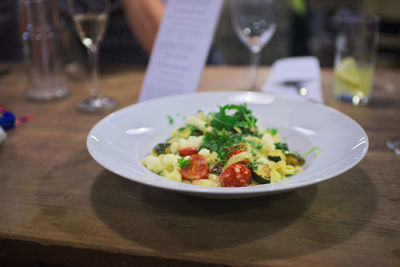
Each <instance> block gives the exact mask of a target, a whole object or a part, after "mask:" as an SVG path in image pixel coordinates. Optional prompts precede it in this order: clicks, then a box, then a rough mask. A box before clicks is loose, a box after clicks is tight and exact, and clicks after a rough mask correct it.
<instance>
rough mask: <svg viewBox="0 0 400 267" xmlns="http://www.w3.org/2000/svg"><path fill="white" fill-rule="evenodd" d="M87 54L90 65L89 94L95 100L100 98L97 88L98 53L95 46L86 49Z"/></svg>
mask: <svg viewBox="0 0 400 267" xmlns="http://www.w3.org/2000/svg"><path fill="white" fill-rule="evenodd" d="M88 54H89V65H90V76H91V78H92V89H91V90H90V94H91V95H92V96H93V97H95V98H101V97H102V95H101V92H100V88H99V53H98V48H97V46H96V45H91V46H89V47H88Z"/></svg>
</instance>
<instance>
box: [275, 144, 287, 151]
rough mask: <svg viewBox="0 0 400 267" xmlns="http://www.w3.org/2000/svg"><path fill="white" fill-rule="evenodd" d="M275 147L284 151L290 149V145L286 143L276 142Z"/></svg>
mask: <svg viewBox="0 0 400 267" xmlns="http://www.w3.org/2000/svg"><path fill="white" fill-rule="evenodd" d="M275 148H276V149H280V150H282V152H283V153H285V152H286V151H288V150H289V148H288V145H287V144H286V143H276V144H275Z"/></svg>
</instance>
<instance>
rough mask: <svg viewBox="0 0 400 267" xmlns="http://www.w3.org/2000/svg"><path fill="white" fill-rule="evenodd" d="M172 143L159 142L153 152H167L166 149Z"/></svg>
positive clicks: (158, 153)
mask: <svg viewBox="0 0 400 267" xmlns="http://www.w3.org/2000/svg"><path fill="white" fill-rule="evenodd" d="M170 145H171V143H159V144H157V145H156V146H155V147H154V148H153V152H154V153H156V154H157V155H160V154H165V150H166V149H167V147H169V146H170Z"/></svg>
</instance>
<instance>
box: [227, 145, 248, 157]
mask: <svg viewBox="0 0 400 267" xmlns="http://www.w3.org/2000/svg"><path fill="white" fill-rule="evenodd" d="M245 151H246V150H244V149H243V148H240V149H236V150H234V151H232V152H231V153H230V154H229V155H228V159H230V158H232V157H233V156H235V155H237V154H240V153H242V152H245Z"/></svg>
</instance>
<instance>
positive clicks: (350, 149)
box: [87, 92, 368, 198]
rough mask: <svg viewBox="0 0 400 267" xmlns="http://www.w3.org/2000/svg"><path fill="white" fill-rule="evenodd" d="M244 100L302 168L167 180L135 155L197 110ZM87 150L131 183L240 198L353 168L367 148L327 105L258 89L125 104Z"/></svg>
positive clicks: (358, 132) (360, 134)
mask: <svg viewBox="0 0 400 267" xmlns="http://www.w3.org/2000/svg"><path fill="white" fill-rule="evenodd" d="M244 102H246V103H247V106H248V108H249V109H251V110H252V111H253V115H254V116H255V117H256V118H258V123H259V127H260V129H267V128H276V129H278V131H279V134H280V135H281V138H282V139H283V140H284V141H285V142H287V143H288V145H289V148H290V150H294V151H297V152H298V153H299V154H301V155H304V154H305V153H306V152H307V151H309V149H310V148H312V147H319V148H320V155H319V156H318V157H314V156H313V155H310V156H308V157H307V162H306V164H305V165H304V166H303V171H302V172H301V173H299V174H297V175H295V176H293V177H290V178H288V179H286V180H283V181H280V182H277V183H272V184H265V185H257V186H248V187H240V188H225V187H203V186H196V185H191V184H184V183H180V182H176V181H172V180H169V179H166V178H164V177H161V176H159V175H156V174H154V173H152V172H151V171H149V170H148V169H146V168H145V167H144V166H143V165H142V164H141V160H142V159H143V158H144V157H145V156H147V155H148V154H149V153H150V152H151V150H152V148H153V147H154V146H155V145H156V144H158V143H160V142H164V141H165V140H166V139H167V138H168V137H169V136H170V134H171V132H172V131H173V130H176V129H177V128H179V127H180V126H182V125H183V124H184V118H185V117H186V116H193V115H194V114H195V113H196V112H197V111H198V110H202V111H203V112H216V111H218V106H222V105H226V104H242V103H244ZM87 148H88V151H89V153H90V155H91V156H92V157H93V158H94V159H95V160H96V161H97V162H98V163H99V164H100V165H102V166H103V167H104V168H106V169H108V170H109V171H111V172H113V173H116V174H118V175H120V176H122V177H125V178H127V179H129V180H132V181H134V182H137V183H140V184H144V185H148V186H152V187H157V188H162V189H166V190H171V191H175V192H179V193H184V194H191V195H197V196H202V197H213V198H243V197H253V196H260V195H267V194H275V193H279V192H284V191H289V190H294V189H296V188H300V187H304V186H308V185H312V184H315V183H319V182H322V181H325V180H328V179H330V178H333V177H335V176H337V175H339V174H341V173H343V172H345V171H347V170H349V169H350V168H352V167H354V166H355V165H356V164H357V163H359V162H360V161H361V159H362V158H363V157H364V156H365V154H366V153H367V150H368V137H367V135H366V133H365V131H364V130H363V129H362V127H361V126H360V125H358V124H357V123H356V122H355V121H354V120H352V119H351V118H349V117H348V116H346V115H344V114H343V113H341V112H339V111H337V110H334V109H332V108H329V107H327V106H324V105H321V104H317V103H310V102H306V101H299V100H294V99H288V98H283V97H280V96H275V95H270V94H266V93H258V92H213V93H198V94H187V95H178V96H171V97H164V98H159V99H155V100H150V101H146V102H142V103H138V104H135V105H132V106H128V107H126V108H123V109H121V110H118V111H116V112H114V113H112V114H110V115H108V116H106V117H105V118H104V119H102V120H101V121H99V122H98V123H97V124H96V125H95V126H94V127H93V128H92V130H91V131H90V133H89V135H88V138H87Z"/></svg>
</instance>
